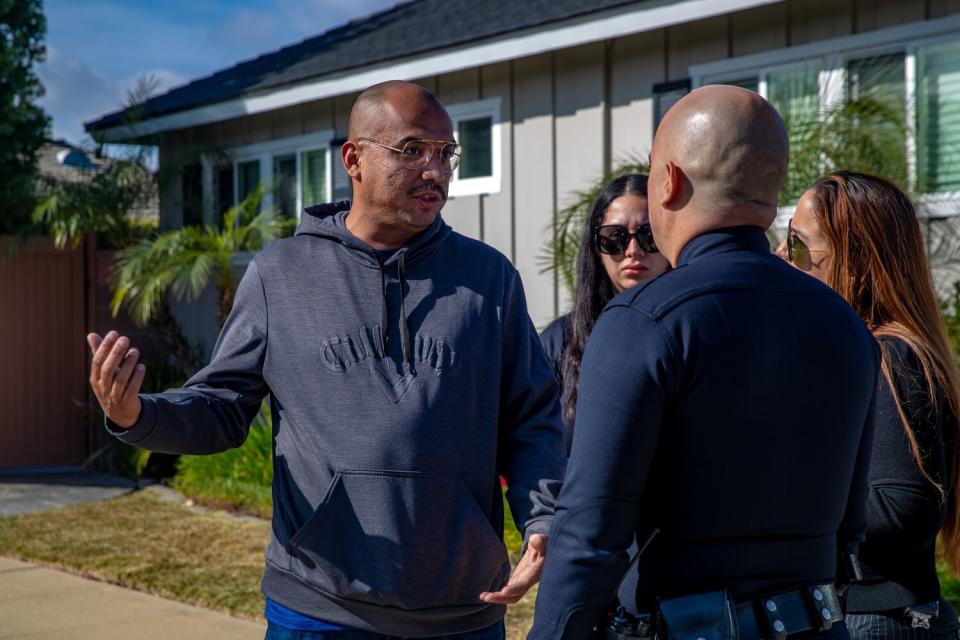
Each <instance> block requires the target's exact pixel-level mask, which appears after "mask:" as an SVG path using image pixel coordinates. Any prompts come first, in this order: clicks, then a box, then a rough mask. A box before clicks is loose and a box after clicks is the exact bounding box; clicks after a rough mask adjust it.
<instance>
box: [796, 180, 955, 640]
mask: <svg viewBox="0 0 960 640" xmlns="http://www.w3.org/2000/svg"><path fill="white" fill-rule="evenodd" d="M778 253H780V255H781V256H783V257H784V258H785V259H787V260H789V261H790V262H791V263H792V264H793V265H794V266H795V267H797V268H798V269H801V270H803V271H806V272H807V273H809V274H810V275H812V276H814V277H815V278H817V279H819V280H821V281H823V282H824V283H826V284H828V285H829V286H830V287H832V288H833V289H834V290H836V291H837V292H838V293H839V294H840V295H841V296H843V297H844V298H845V299H846V300H847V302H849V303H850V305H851V306H852V307H853V308H854V310H855V311H856V312H857V313H858V314H859V315H860V317H861V318H863V321H864V322H865V323H866V324H867V327H868V328H869V329H870V330H871V331H872V332H873V334H874V336H875V337H876V338H877V340H878V342H879V343H880V347H881V358H882V359H881V368H882V372H883V375H882V376H881V379H880V382H879V385H880V388H879V390H878V393H877V406H876V412H877V413H876V421H875V430H876V431H875V435H874V444H873V450H872V455H871V463H870V497H869V502H868V505H867V510H868V515H867V523H868V524H867V534H866V539H865V541H864V542H863V544H862V545H861V547H860V561H861V563H862V565H863V568H864V574H865V579H864V581H863V582H861V583H858V584H855V585H852V586H851V587H850V588H849V590H848V592H847V612H848V618H847V626H848V628H849V630H850V636H851V638H853V639H854V640H857V639H865V638H888V637H891V638H894V637H895V638H946V637H950V638H956V637H957V629H958V628H960V625H958V624H957V615H956V612H955V611H954V610H953V609H952V608H951V607H950V605H948V604H947V603H946V601H945V600H944V599H943V598H942V597H941V595H940V583H939V580H938V578H937V572H936V543H937V536H938V534H939V535H940V543H941V548H942V552H943V556H944V558H945V560H946V561H947V564H948V565H949V566H950V568H951V569H952V570H953V572H954V573H960V508H958V507H960V503H958V501H960V491H958V479H960V474H958V473H957V471H958V466H960V465H958V463H960V460H958V454H960V452H958V449H957V447H956V436H957V433H958V429H960V424H958V415H960V374H958V372H957V365H956V362H955V360H954V353H953V350H952V348H951V346H950V342H949V340H948V339H947V335H946V331H945V329H944V326H943V321H942V319H941V317H940V311H939V305H938V303H937V298H936V295H935V293H934V288H933V280H932V277H931V274H930V269H929V267H928V264H927V257H926V252H925V251H924V245H923V237H922V234H921V231H920V223H919V220H918V218H917V213H916V210H915V208H914V206H913V204H912V203H911V202H910V199H909V198H908V197H907V196H906V194H904V193H903V191H901V190H900V189H898V188H897V187H896V186H895V185H893V184H892V183H890V182H888V181H886V180H884V179H882V178H876V177H873V176H867V175H862V174H857V173H850V172H835V173H830V174H828V175H826V176H824V177H823V178H821V179H820V180H818V181H817V182H816V183H815V184H814V185H813V187H811V188H810V189H809V190H808V191H807V192H806V193H804V194H803V196H802V197H801V198H800V200H799V201H798V202H797V209H796V212H795V214H794V217H793V219H792V220H791V221H790V224H789V226H788V229H787V239H786V240H785V241H784V242H783V243H782V244H781V245H780V247H779V248H778ZM810 401H815V399H810Z"/></svg>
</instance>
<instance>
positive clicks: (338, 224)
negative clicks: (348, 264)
mask: <svg viewBox="0 0 960 640" xmlns="http://www.w3.org/2000/svg"><path fill="white" fill-rule="evenodd" d="M350 206H351V202H350V201H349V200H342V201H340V202H334V203H330V204H319V205H313V206H311V207H307V208H306V209H304V210H303V214H302V215H301V216H300V224H299V225H298V226H297V232H296V233H295V234H294V235H296V236H303V235H309V236H315V237H318V238H325V239H328V240H333V241H335V242H339V243H340V244H342V245H343V246H344V247H346V248H347V249H350V250H351V254H352V255H354V256H355V257H357V258H358V259H360V261H361V262H362V263H363V264H364V265H366V266H367V267H369V268H372V269H379V270H380V318H381V323H380V327H381V330H380V335H379V341H380V347H381V348H382V349H383V351H384V353H386V352H387V349H388V346H389V341H390V338H389V332H388V331H387V327H389V326H390V311H389V309H390V305H389V302H388V300H387V280H388V278H390V277H393V274H396V279H397V280H398V281H399V284H400V287H399V289H400V341H401V345H402V349H403V361H404V363H405V364H407V365H412V364H413V337H412V336H411V334H410V327H409V320H408V318H407V308H406V295H407V291H408V289H409V287H408V285H407V282H406V274H407V272H408V271H409V270H411V269H416V268H417V267H419V266H420V265H422V264H424V263H426V262H427V261H429V259H430V257H431V256H433V254H434V253H436V251H437V249H438V248H439V247H440V245H441V244H442V243H443V241H444V240H446V239H447V237H448V236H449V235H450V234H451V233H452V231H453V230H452V229H451V228H450V226H449V225H447V223H445V222H444V221H443V218H441V217H440V216H439V215H437V217H436V219H434V221H433V223H432V224H431V225H430V226H429V227H427V228H426V229H424V230H423V231H421V232H420V233H418V234H416V235H415V236H413V237H412V238H411V239H410V240H409V241H408V242H407V244H405V245H404V246H403V247H401V248H400V249H398V250H397V251H396V253H394V254H393V255H392V256H390V258H389V259H387V260H382V259H381V257H380V254H379V253H377V250H376V249H374V248H373V247H371V246H370V245H368V244H367V243H365V242H363V241H362V240H360V239H359V238H357V237H356V236H355V235H353V234H352V233H350V231H349V230H348V229H347V224H346V219H347V215H348V214H349V213H350Z"/></svg>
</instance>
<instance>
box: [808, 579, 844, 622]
mask: <svg viewBox="0 0 960 640" xmlns="http://www.w3.org/2000/svg"><path fill="white" fill-rule="evenodd" d="M803 595H804V600H806V603H807V608H808V610H809V612H810V619H811V621H813V620H815V621H816V622H817V624H818V626H819V631H827V630H829V629H830V628H831V627H833V623H835V622H840V621H841V620H843V613H842V611H841V609H840V602H839V601H838V600H837V592H836V590H835V589H834V587H833V585H814V586H810V587H804V589H803Z"/></svg>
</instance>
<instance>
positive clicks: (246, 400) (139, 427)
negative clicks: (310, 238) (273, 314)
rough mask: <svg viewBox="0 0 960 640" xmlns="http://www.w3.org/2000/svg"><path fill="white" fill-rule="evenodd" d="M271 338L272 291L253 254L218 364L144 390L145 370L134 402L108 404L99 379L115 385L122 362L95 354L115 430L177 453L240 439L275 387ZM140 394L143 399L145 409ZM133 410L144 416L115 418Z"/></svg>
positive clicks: (217, 352) (129, 395)
mask: <svg viewBox="0 0 960 640" xmlns="http://www.w3.org/2000/svg"><path fill="white" fill-rule="evenodd" d="M266 346H267V308H266V297H265V294H264V290H263V284H262V282H261V279H260V274H259V271H258V269H257V266H256V262H254V261H251V262H250V265H249V267H248V268H247V271H246V273H245V274H244V276H243V279H242V280H241V282H240V285H239V287H238V288H237V294H236V297H235V299H234V305H233V310H232V311H231V312H230V316H229V317H228V318H227V321H226V323H225V324H224V327H223V330H222V331H221V333H220V337H219V338H218V339H217V345H216V347H215V348H214V351H213V356H212V358H211V362H210V364H208V365H207V366H206V367H204V368H203V369H202V370H201V371H199V372H198V373H197V374H196V375H194V376H193V377H192V378H191V379H190V380H189V381H187V383H186V384H185V385H184V387H183V388H182V389H171V390H169V391H165V392H163V393H157V394H141V395H139V396H137V395H136V393H135V392H136V391H137V390H139V381H142V375H140V376H139V378H140V380H139V381H138V380H137V379H130V381H129V384H128V388H127V391H126V392H125V399H128V404H121V405H117V406H111V405H110V404H109V403H107V405H105V404H104V399H102V398H101V392H99V391H98V387H99V388H100V389H101V390H102V389H109V388H110V386H109V384H110V380H108V379H107V378H108V377H109V376H110V375H111V373H112V372H113V370H112V369H111V367H112V366H113V364H115V363H113V361H112V360H107V361H106V362H101V363H100V366H99V368H98V363H97V362H96V357H95V362H94V371H92V373H91V384H93V385H94V390H95V392H96V393H97V397H98V400H100V403H101V406H102V407H103V409H104V412H105V414H106V416H107V429H108V431H110V433H111V434H113V435H115V436H117V437H118V438H120V439H121V440H123V441H124V442H127V443H130V444H135V445H137V446H138V447H142V448H144V449H149V450H152V451H162V452H169V453H186V454H206V453H217V452H219V451H223V450H225V449H229V448H231V447H236V446H239V445H240V444H241V443H242V442H243V441H244V439H245V438H246V436H247V430H248V429H249V426H250V423H251V421H252V420H253V418H254V417H255V416H256V414H257V411H258V410H259V408H260V402H261V401H262V400H263V397H264V396H265V395H266V394H267V392H268V391H269V390H268V389H267V386H266V383H265V382H264V380H263V362H264V357H265V355H266ZM94 380H96V383H94ZM134 385H135V387H134ZM134 402H136V403H138V404H139V405H140V408H139V412H138V415H137V413H136V409H135V405H134V404H133V403H134ZM131 413H132V415H136V416H137V417H136V418H135V421H134V422H133V423H132V424H129V423H128V425H123V424H122V423H118V422H114V420H113V418H114V416H115V415H116V414H119V415H130V414H131ZM131 419H132V418H131Z"/></svg>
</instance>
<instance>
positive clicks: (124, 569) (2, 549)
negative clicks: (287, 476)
mask: <svg viewBox="0 0 960 640" xmlns="http://www.w3.org/2000/svg"><path fill="white" fill-rule="evenodd" d="M508 517H509V515H508ZM512 527H513V525H512V523H509V524H508V529H507V530H508V536H507V543H508V545H509V546H510V547H511V549H512V553H511V558H512V559H513V560H514V561H516V557H517V556H516V549H517V548H518V547H519V543H520V539H519V535H518V534H517V533H516V531H515V530H514V529H513V528H512ZM511 532H512V534H513V535H512V536H511V535H509V533H511ZM269 535H270V524H269V522H268V521H266V520H263V521H253V520H251V519H240V518H236V517H231V516H229V515H227V514H224V513H215V512H209V511H205V510H198V509H190V508H188V507H186V506H184V505H182V504H179V503H177V502H173V501H170V500H167V499H165V498H162V497H160V496H158V495H156V494H154V493H153V492H151V491H140V492H137V493H133V494H130V495H127V496H123V497H120V498H114V499H112V500H106V501H103V502H93V503H87V504H82V505H78V506H73V507H64V508H61V509H55V510H53V511H47V512H41V513H29V514H22V515H18V516H7V517H0V555H3V556H8V557H12V558H18V559H21V560H26V561H29V562H37V563H40V564H45V565H49V566H53V567H57V568H60V569H65V570H67V571H71V572H73V573H77V574H80V575H83V576H88V577H91V578H96V579H98V580H103V581H105V582H110V583H113V584H118V585H121V586H124V587H130V588H132V589H137V590H140V591H146V592H148V593H154V594H157V595H161V596H164V597H167V598H171V599H173V600H179V601H181V602H188V603H190V604H195V605H198V606H201V607H206V608H209V609H216V610H219V611H225V612H227V613H230V614H233V615H235V616H237V617H240V618H247V619H251V620H258V619H261V616H262V612H263V595H262V594H261V593H260V576H261V573H262V571H263V550H264V548H265V547H266V544H267V540H268V539H269ZM535 597H536V596H535V593H529V594H527V596H526V597H525V598H524V599H523V600H522V601H521V602H520V603H518V604H516V605H514V606H513V607H511V608H510V610H509V613H508V614H507V637H508V638H509V639H510V640H521V639H522V638H523V637H524V636H525V635H526V632H527V630H528V629H529V627H530V623H531V621H532V613H533V602H534V599H535Z"/></svg>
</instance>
